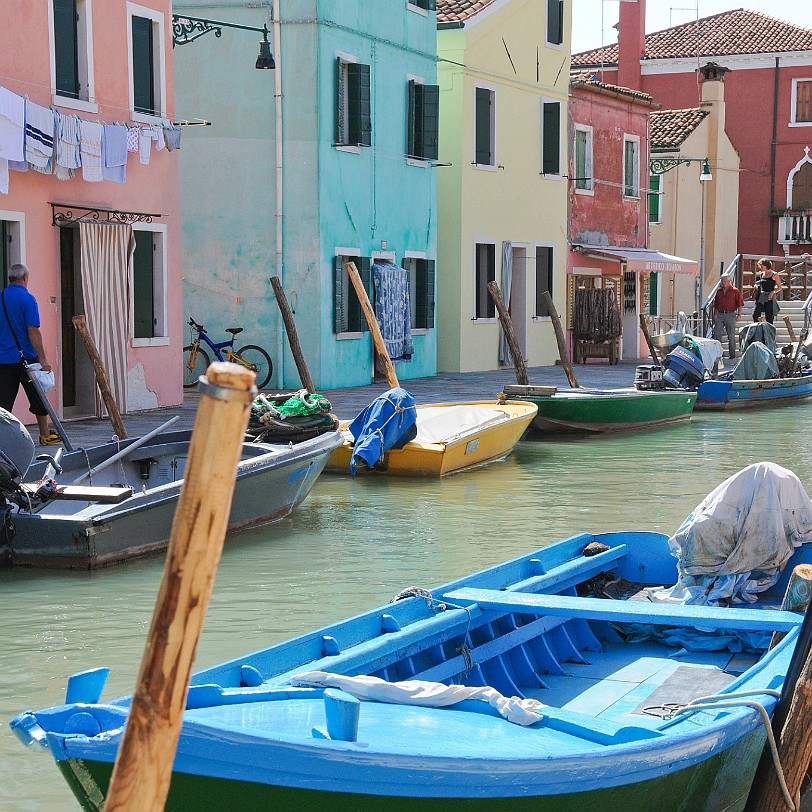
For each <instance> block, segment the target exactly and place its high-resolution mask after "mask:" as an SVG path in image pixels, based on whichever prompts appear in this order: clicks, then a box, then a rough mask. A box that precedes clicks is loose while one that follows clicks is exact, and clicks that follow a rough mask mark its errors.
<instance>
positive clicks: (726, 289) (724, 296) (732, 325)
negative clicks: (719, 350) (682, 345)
mask: <svg viewBox="0 0 812 812" xmlns="http://www.w3.org/2000/svg"><path fill="white" fill-rule="evenodd" d="M713 304H714V307H715V308H716V318H715V319H714V322H713V337H714V338H715V339H716V340H717V341H721V340H722V330H725V331H726V332H727V347H728V357H729V358H735V357H736V320H737V319H738V318H739V317H740V316H741V314H742V308H743V307H744V299H742V295H741V293H740V292H739V289H738V288H737V287H736V286H735V285H734V284H733V279H732V278H731V277H730V276H723V277H722V284H721V285H720V287H719V289H718V290H717V291H716V296H715V297H714V300H713Z"/></svg>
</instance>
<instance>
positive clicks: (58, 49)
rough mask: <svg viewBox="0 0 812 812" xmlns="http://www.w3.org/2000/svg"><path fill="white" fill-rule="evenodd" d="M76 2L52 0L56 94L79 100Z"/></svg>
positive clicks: (72, 0)
mask: <svg viewBox="0 0 812 812" xmlns="http://www.w3.org/2000/svg"><path fill="white" fill-rule="evenodd" d="M77 17H78V15H77V12H76V0H54V62H55V66H56V92H57V93H58V94H59V95H60V96H68V97H69V98H71V99H78V98H79V38H78V34H77V31H76V22H77Z"/></svg>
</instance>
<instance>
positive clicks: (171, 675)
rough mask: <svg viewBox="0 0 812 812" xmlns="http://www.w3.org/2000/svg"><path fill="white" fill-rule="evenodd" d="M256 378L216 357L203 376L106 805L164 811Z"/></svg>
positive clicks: (135, 811) (115, 811)
mask: <svg viewBox="0 0 812 812" xmlns="http://www.w3.org/2000/svg"><path fill="white" fill-rule="evenodd" d="M255 377H256V376H255V375H254V373H253V372H251V371H250V370H248V369H245V368H244V367H241V366H239V365H237V364H230V363H223V362H215V363H214V364H212V365H211V366H210V367H209V369H208V371H207V374H206V380H205V382H203V381H201V393H202V397H201V399H200V404H199V406H198V410H197V417H196V419H195V428H194V432H193V434H192V441H191V443H190V446H189V461H188V464H187V467H186V474H185V476H184V479H183V486H182V487H181V492H180V498H179V500H178V507H177V510H176V511H175V519H174V521H173V523H172V532H171V537H170V541H169V550H168V552H167V556H166V564H165V565H164V574H163V580H162V581H161V587H160V590H159V592H158V599H157V602H156V604H155V612H154V614H153V616H152V625H151V626H150V630H149V636H148V637H147V643H146V647H145V649H144V656H143V659H142V660H141V668H140V671H139V674H138V681H137V683H136V688H135V693H134V695H133V699H132V704H131V705H130V711H129V714H128V716H127V722H126V725H125V727H124V736H123V738H122V741H121V746H120V747H119V751H118V755H117V758H116V763H115V767H114V768H113V776H112V778H111V780H110V789H109V792H108V794H107V801H106V803H105V806H104V809H105V812H122V810H127V812H156V810H161V809H163V808H164V805H165V803H166V798H167V794H168V793H169V783H170V780H171V777H172V764H173V761H174V759H175V750H176V749H177V744H178V738H179V736H180V729H181V722H182V719H183V711H184V708H185V707H186V696H187V694H188V691H189V677H190V674H191V670H192V662H193V660H194V656H195V651H196V650H197V643H198V638H199V636H200V630H201V628H202V627H203V620H204V618H205V616H206V609H207V607H208V605H209V598H210V596H211V591H212V586H213V584H214V576H215V575H216V573H217V565H218V563H219V561H220V553H221V551H222V548H223V540H224V538H225V534H226V528H227V526H228V514H229V510H230V509H231V497H232V495H233V492H234V481H235V478H236V471H237V464H238V463H239V460H240V456H241V453H242V439H243V435H244V433H245V429H246V427H247V425H248V415H249V411H250V407H251V401H252V399H253V397H254V395H255V394H256V390H255V388H254V379H255Z"/></svg>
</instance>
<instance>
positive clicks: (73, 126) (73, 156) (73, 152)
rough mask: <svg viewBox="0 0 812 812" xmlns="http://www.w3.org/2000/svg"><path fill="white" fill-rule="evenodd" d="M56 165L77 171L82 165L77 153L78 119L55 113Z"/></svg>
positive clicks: (78, 140)
mask: <svg viewBox="0 0 812 812" xmlns="http://www.w3.org/2000/svg"><path fill="white" fill-rule="evenodd" d="M56 132H57V136H58V137H57V142H56V165H57V166H63V167H65V168H66V169H78V168H79V167H80V166H81V165H82V156H81V153H80V151H79V142H80V141H81V134H80V132H79V118H78V117H77V116H68V115H65V114H64V113H60V112H59V111H58V110H57V112H56Z"/></svg>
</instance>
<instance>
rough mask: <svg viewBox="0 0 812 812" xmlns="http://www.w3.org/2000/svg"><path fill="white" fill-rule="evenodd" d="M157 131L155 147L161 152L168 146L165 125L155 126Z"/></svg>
mask: <svg viewBox="0 0 812 812" xmlns="http://www.w3.org/2000/svg"><path fill="white" fill-rule="evenodd" d="M153 129H154V131H155V149H157V150H158V151H159V152H160V151H161V150H162V149H165V147H166V138H165V137H164V128H163V127H153ZM178 147H180V141H178Z"/></svg>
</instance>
